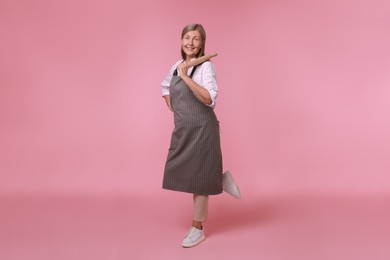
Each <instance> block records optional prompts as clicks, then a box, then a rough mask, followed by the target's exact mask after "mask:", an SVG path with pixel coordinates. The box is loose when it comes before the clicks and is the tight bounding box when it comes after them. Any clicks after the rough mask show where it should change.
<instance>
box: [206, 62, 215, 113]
mask: <svg viewBox="0 0 390 260" xmlns="http://www.w3.org/2000/svg"><path fill="white" fill-rule="evenodd" d="M202 67H204V68H203V73H202V87H204V88H205V89H207V90H208V91H209V93H210V97H211V100H212V103H211V104H210V105H208V106H210V107H213V108H214V107H215V100H216V99H217V96H218V86H217V75H216V73H215V68H214V65H213V63H212V62H209V61H206V62H205V63H203V66H202Z"/></svg>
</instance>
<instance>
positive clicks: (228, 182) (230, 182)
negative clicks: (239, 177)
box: [222, 171, 241, 199]
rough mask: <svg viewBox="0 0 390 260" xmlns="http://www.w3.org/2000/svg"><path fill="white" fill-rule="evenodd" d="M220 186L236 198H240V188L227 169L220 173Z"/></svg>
mask: <svg viewBox="0 0 390 260" xmlns="http://www.w3.org/2000/svg"><path fill="white" fill-rule="evenodd" d="M222 187H223V190H224V191H225V192H227V193H229V194H230V195H232V196H233V197H235V198H236V199H240V198H241V193H240V189H239V188H238V185H237V184H236V182H235V181H234V179H233V176H232V174H231V173H230V172H229V171H226V172H224V173H223V174H222Z"/></svg>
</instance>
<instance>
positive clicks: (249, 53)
mask: <svg viewBox="0 0 390 260" xmlns="http://www.w3.org/2000/svg"><path fill="white" fill-rule="evenodd" d="M190 22H199V23H202V24H203V25H204V26H205V28H206V31H207V33H208V39H207V47H206V49H207V51H208V52H211V51H217V52H218V53H219V56H218V57H216V58H215V59H214V60H213V61H214V63H215V66H216V69H217V74H218V82H219V88H220V95H219V97H218V100H217V107H216V113H217V114H218V117H219V119H220V121H221V127H222V134H221V136H222V150H223V155H224V168H225V169H230V170H231V171H232V173H233V174H234V176H235V179H236V180H237V182H238V183H239V185H240V188H241V192H242V195H243V198H242V199H241V200H235V199H233V198H231V197H229V196H227V195H221V196H215V197H213V198H212V200H211V202H210V214H209V219H208V221H207V223H206V226H205V227H206V236H207V240H206V242H204V243H202V245H200V246H198V247H196V248H194V249H191V250H184V249H182V248H181V247H180V242H181V240H182V239H183V236H184V234H185V233H186V232H187V231H188V225H190V221H191V218H192V216H191V213H192V208H191V207H192V205H191V196H190V195H188V194H187V195H184V194H181V195H179V194H178V193H174V192H168V191H164V190H162V189H161V181H162V175H163V168H164V163H165V158H166V155H167V150H168V145H169V141H170V140H169V139H170V135H171V131H172V129H173V118H172V114H171V112H170V111H169V110H168V109H167V108H166V106H165V104H164V102H163V99H162V98H161V94H160V82H161V80H162V79H163V78H164V77H165V76H166V73H167V72H168V69H169V68H170V66H171V65H172V64H173V63H174V62H175V61H176V60H177V59H179V58H180V54H179V46H180V41H179V40H180V39H179V38H180V31H181V29H182V27H183V26H184V25H185V24H187V23H190ZM389 28H390V2H389V1H388V0H265V1H260V0H243V1H230V0H229V1H209V0H207V1H206V0H197V1H192V2H191V1H179V0H164V1H163V0H161V1H158V0H150V1H127V0H58V1H52V0H37V1H27V0H0V259H7V260H22V259H23V260H25V259H31V260H35V259H37V260H38V259H39V260H46V259H48V260H49V259H50V260H52V259H56V260H70V259H72V260H73V259H86V260H89V259H95V260H100V259H102V260H107V259H115V260H121V259H126V260H128V259H157V258H158V259H226V260H230V259H273V260H285V259H299V260H306V259H307V260H313V259H316V260H320V259H326V260H329V259H332V260H338V259H342V260H345V259H354V260H367V259H370V260H371V259H375V260H382V259H383V260H385V259H386V260H387V259H390V249H389V246H388V243H389V240H390V225H389V219H390V208H389V198H390V197H389V195H390V193H389V190H390V177H389V172H390V160H389V158H388V157H389V154H390V134H389V133H390V116H389V115H390V102H389V100H390V48H389V46H390V30H389Z"/></svg>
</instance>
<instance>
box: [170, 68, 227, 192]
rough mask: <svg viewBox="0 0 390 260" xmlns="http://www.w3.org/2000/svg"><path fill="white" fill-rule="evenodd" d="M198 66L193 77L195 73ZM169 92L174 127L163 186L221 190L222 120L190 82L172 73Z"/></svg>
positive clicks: (208, 190) (198, 190) (196, 189)
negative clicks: (220, 121) (187, 82)
mask: <svg viewBox="0 0 390 260" xmlns="http://www.w3.org/2000/svg"><path fill="white" fill-rule="evenodd" d="M195 70H196V66H195V67H194V68H193V70H192V72H191V75H190V77H192V76H193V74H194V72H195ZM169 94H170V99H171V105H172V109H173V112H174V113H173V114H174V124H175V128H174V130H173V133H172V137H171V143H170V147H169V152H168V156H167V161H166V164H165V170H164V178H163V188H164V189H168V190H174V191H182V192H188V193H193V194H198V195H215V194H219V193H222V154H221V146H220V138H219V122H218V120H217V117H216V115H215V113H214V109H213V108H211V107H208V106H206V105H204V104H203V103H202V102H200V101H199V100H198V99H197V98H196V97H195V95H194V94H193V93H192V91H191V90H190V88H189V87H188V86H187V84H186V83H185V82H184V81H183V80H182V79H181V77H180V76H177V72H176V71H175V73H174V76H173V77H172V80H171V83H170V87H169Z"/></svg>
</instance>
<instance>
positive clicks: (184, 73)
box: [177, 62, 189, 78]
mask: <svg viewBox="0 0 390 260" xmlns="http://www.w3.org/2000/svg"><path fill="white" fill-rule="evenodd" d="M188 68H189V67H188V65H187V63H186V62H182V63H180V64H179V66H177V69H178V71H179V75H180V77H181V78H184V77H188V75H187V73H188Z"/></svg>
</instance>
